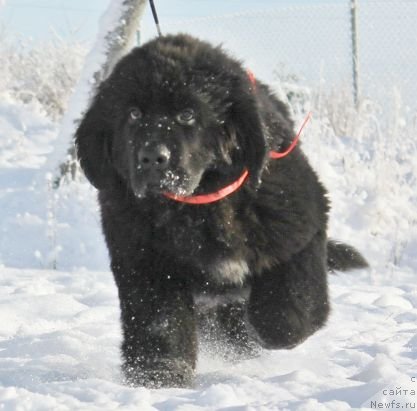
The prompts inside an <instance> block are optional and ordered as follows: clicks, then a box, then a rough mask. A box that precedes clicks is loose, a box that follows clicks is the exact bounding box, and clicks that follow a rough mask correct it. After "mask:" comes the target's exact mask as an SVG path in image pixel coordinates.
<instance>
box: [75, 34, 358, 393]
mask: <svg viewBox="0 0 417 411" xmlns="http://www.w3.org/2000/svg"><path fill="white" fill-rule="evenodd" d="M189 109H192V110H193V112H194V118H192V119H191V120H187V119H188V117H190V110H189ZM187 116H188V117H187ZM191 117H192V114H191ZM293 137H294V128H293V123H292V121H291V120H290V117H289V113H288V110H287V108H286V107H285V105H284V104H283V103H281V102H280V101H278V100H277V99H276V97H274V96H273V95H272V94H271V92H270V90H269V89H268V87H267V86H265V85H263V84H261V83H260V82H257V83H256V87H255V86H254V85H253V84H251V82H250V81H249V79H248V75H247V73H246V71H245V70H244V69H243V68H242V66H241V64H240V63H239V62H237V61H235V60H233V59H232V58H230V57H228V56H227V55H226V54H225V53H224V52H223V51H222V50H221V49H220V48H214V47H212V46H211V45H209V44H208V43H205V42H201V41H199V40H197V39H194V38H192V37H189V36H186V35H178V36H166V37H162V38H158V39H156V40H154V41H151V42H149V43H147V44H145V45H144V46H142V47H140V48H136V49H135V50H133V51H132V52H131V53H130V54H129V55H128V56H126V57H124V58H123V59H122V60H121V61H120V62H119V63H118V65H117V66H116V68H115V69H114V71H113V73H112V74H111V76H110V77H109V78H108V79H107V80H106V81H105V82H104V83H103V84H101V86H100V88H99V90H98V93H97V96H96V97H95V99H94V101H93V103H92V104H91V107H90V109H89V110H88V111H87V113H86V114H85V117H84V119H83V121H82V123H81V125H80V126H79V129H78V131H77V135H76V143H77V149H78V156H79V159H80V162H81V166H82V168H83V169H84V171H85V174H86V176H87V177H88V179H89V180H90V181H91V183H92V184H93V185H94V186H95V187H96V188H97V189H98V190H99V202H100V207H101V214H102V224H103V230H104V234H105V238H106V242H107V246H108V249H109V253H110V257H111V268H112V271H113V274H114V278H115V281H116V284H117V287H118V290H119V297H120V307H121V318H122V326H123V335H124V341H123V345H122V352H123V360H124V363H123V364H124V365H123V368H124V372H125V376H126V380H127V382H128V383H132V384H144V385H147V386H187V385H190V384H191V382H192V376H193V370H194V368H195V363H196V356H197V328H198V325H199V324H200V325H202V327H201V328H202V329H203V330H206V331H207V330H208V329H209V328H210V326H208V324H211V320H210V318H213V317H212V315H213V312H215V313H216V315H215V316H214V317H216V320H217V322H218V324H219V325H218V327H219V329H220V330H222V331H221V332H220V333H219V334H222V335H223V337H224V338H225V339H226V340H227V341H228V342H229V343H232V344H234V345H236V346H238V351H240V352H242V353H250V352H253V350H252V348H253V341H254V340H256V341H258V342H259V343H260V344H261V345H262V346H264V347H266V348H290V347H294V346H295V345H296V344H298V343H300V342H301V341H303V340H305V339H306V338H307V337H308V336H309V335H311V334H312V333H314V332H315V331H316V330H317V329H319V328H320V327H322V326H323V325H324V323H325V321H326V318H327V316H328V313H329V302H328V295H327V272H328V270H329V269H349V268H359V267H363V266H365V265H366V262H365V260H364V259H363V258H362V257H361V255H360V254H359V253H358V252H356V251H355V250H354V249H353V248H351V247H347V246H340V245H335V243H329V242H328V240H327V237H326V230H327V213H328V210H329V205H328V200H327V197H326V191H325V189H324V188H323V186H322V185H321V183H320V182H319V180H318V178H317V176H316V174H315V173H314V171H313V170H312V169H311V167H310V165H309V164H308V162H307V159H306V158H305V156H304V155H303V153H302V151H301V149H300V148H299V147H297V148H296V149H295V150H294V151H293V152H292V153H291V154H290V155H289V156H287V157H285V158H283V159H281V160H269V158H268V156H267V153H268V152H269V150H271V149H274V150H282V149H285V148H286V147H287V146H288V145H289V144H290V142H291V140H292V139H293ZM244 168H247V169H248V170H249V173H250V179H249V181H248V182H246V183H245V185H244V186H243V187H242V188H241V189H240V190H239V191H238V192H236V193H234V194H232V195H230V196H229V197H227V198H225V199H223V200H221V201H219V202H216V203H212V204H208V205H188V204H182V203H179V202H176V201H173V200H171V199H168V198H166V197H165V196H164V195H163V193H164V192H167V191H169V192H172V193H174V194H180V195H190V194H199V193H207V192H210V191H213V190H216V189H219V188H221V187H223V186H225V185H226V184H228V183H229V182H231V181H233V180H234V179H236V178H237V177H238V176H239V175H240V174H241V173H242V171H243V169H244ZM344 247H345V248H344ZM328 251H329V253H330V254H329V256H328V255H327V253H328ZM328 261H330V266H329V262H328ZM216 299H219V300H220V307H219V308H212V309H207V302H208V303H209V304H210V303H213V304H211V305H213V306H214V301H215V300H216ZM203 300H204V301H203ZM202 301H203V302H205V303H206V304H205V306H204V304H202ZM205 307H206V308H205ZM213 310H214V311H213ZM255 351H256V350H255Z"/></svg>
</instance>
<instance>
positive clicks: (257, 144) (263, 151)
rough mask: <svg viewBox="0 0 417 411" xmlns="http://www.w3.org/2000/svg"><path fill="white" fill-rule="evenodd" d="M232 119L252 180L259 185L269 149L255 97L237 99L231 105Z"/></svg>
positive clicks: (255, 184)
mask: <svg viewBox="0 0 417 411" xmlns="http://www.w3.org/2000/svg"><path fill="white" fill-rule="evenodd" d="M230 119H231V121H232V124H233V128H234V129H235V131H236V138H237V141H238V144H239V147H240V149H241V150H242V157H243V161H244V162H245V164H246V166H247V168H248V171H249V178H250V182H251V183H252V184H253V185H254V186H255V187H257V186H259V184H260V182H261V176H262V171H263V168H264V166H265V162H266V158H267V152H268V149H267V143H266V138H265V135H264V132H263V128H262V122H261V119H260V117H259V111H258V107H257V104H256V101H255V99H253V98H246V99H244V98H243V99H241V100H240V101H235V102H234V104H233V105H232V107H231V112H230Z"/></svg>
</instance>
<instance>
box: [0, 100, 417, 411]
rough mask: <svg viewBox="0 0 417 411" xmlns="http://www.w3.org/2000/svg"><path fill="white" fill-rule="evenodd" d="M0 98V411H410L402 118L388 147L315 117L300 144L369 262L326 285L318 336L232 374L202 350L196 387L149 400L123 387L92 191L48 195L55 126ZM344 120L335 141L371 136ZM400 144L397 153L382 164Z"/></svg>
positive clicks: (71, 189) (340, 228) (412, 289)
mask: <svg viewBox="0 0 417 411" xmlns="http://www.w3.org/2000/svg"><path fill="white" fill-rule="evenodd" d="M0 101H1V103H0V210H1V211H0V213H1V214H0V215H1V218H0V233H1V237H0V410H8V411H11V410H19V411H26V410H54V411H55V410H116V409H122V410H140V411H146V410H161V411H162V410H164V411H171V410H178V411H197V410H198V411H200V410H223V411H244V410H245V411H249V410H251V411H252V410H259V411H261V410H262V411H270V410H299V411H310V410H311V411H316V410H318V411H321V410H333V411H336V410H337V411H342V410H351V409H369V408H374V409H375V408H376V409H388V408H394V409H395V408H400V409H407V408H408V409H413V408H417V406H416V403H417V395H416V391H417V361H416V360H417V287H416V269H417V263H416V253H415V251H414V250H415V248H416V244H417V237H416V231H417V230H416V219H417V214H416V209H417V205H416V190H415V188H416V177H415V176H416V173H415V171H416V161H415V158H417V157H416V153H415V151H416V149H415V143H413V141H414V140H413V138H414V136H415V129H410V128H408V129H404V127H403V126H401V124H403V122H401V121H399V122H398V123H399V126H398V127H399V129H398V130H400V131H401V132H400V133H399V135H400V137H401V143H400V144H399V145H398V144H397V143H396V142H395V141H394V142H393V141H390V144H389V145H388V144H387V142H386V139H383V138H381V139H380V140H378V139H375V140H372V141H370V140H366V139H362V138H357V139H352V138H347V137H340V136H334V135H332V134H331V133H330V132H329V127H328V124H327V123H326V121H324V120H323V119H322V118H320V116H319V117H318V118H317V117H316V120H314V122H313V123H312V124H311V125H310V126H309V129H307V130H306V132H305V134H304V136H303V138H304V139H305V140H304V141H305V142H304V144H305V149H306V151H307V152H308V153H309V154H310V158H311V159H312V162H313V164H314V165H315V167H316V169H317V170H318V172H319V173H320V176H321V177H322V179H323V180H324V181H325V183H326V185H327V186H328V187H329V189H330V191H331V193H332V194H331V198H332V202H333V204H334V210H335V211H334V212H333V213H332V216H331V218H332V220H331V233H332V235H333V236H335V237H337V238H339V239H341V240H345V241H348V242H350V243H351V244H354V245H355V246H357V247H358V248H359V249H360V250H361V251H362V252H363V253H364V254H365V255H366V256H367V257H368V258H369V260H370V262H371V264H372V269H370V270H369V271H365V272H354V273H349V274H340V275H337V276H331V278H330V290H331V300H332V307H333V309H332V315H331V318H330V321H329V322H328V324H327V326H326V327H325V328H324V329H323V330H321V331H320V332H318V333H317V334H316V335H314V336H313V337H312V338H310V339H309V340H308V341H307V342H305V343H304V344H302V345H301V346H299V347H297V348H295V349H293V350H291V351H285V350H284V351H270V352H266V351H265V352H263V353H261V355H260V357H259V358H256V359H253V360H249V361H243V362H240V363H235V364H233V363H226V362H224V361H222V360H220V359H218V358H213V357H212V356H211V355H210V354H209V352H208V351H205V352H202V355H201V356H200V361H199V364H198V375H197V379H196V384H195V386H194V387H193V388H190V389H161V390H148V389H145V388H136V389H134V388H129V387H126V386H123V385H122V384H121V383H120V375H119V363H120V355H119V348H118V347H119V343H120V327H119V322H118V317H119V312H118V301H117V296H116V289H115V286H114V283H113V280H112V276H111V273H110V272H109V271H108V258H107V253H106V249H105V247H104V244H103V240H102V236H101V233H100V228H99V224H98V213H97V205H96V202H95V193H94V191H93V190H92V189H91V188H90V187H89V186H88V185H87V184H85V183H74V184H71V185H69V186H65V187H63V188H62V189H61V190H59V191H58V192H57V191H54V190H53V189H52V188H51V176H50V175H49V174H48V173H49V172H50V171H51V170H52V168H51V164H50V162H49V160H48V159H49V158H50V156H51V154H53V151H54V147H55V145H56V141H55V136H56V135H57V125H56V124H54V123H52V122H50V121H49V120H48V119H47V118H46V116H45V115H44V113H42V111H41V110H40V108H39V107H38V106H35V105H32V106H28V105H26V106H22V105H20V104H18V103H16V102H15V101H14V100H13V99H11V98H8V97H7V95H6V94H4V95H2V96H1V100H0ZM400 120H401V119H400ZM355 124H357V126H358V128H357V129H356V131H355V130H349V133H350V134H345V135H356V134H357V135H359V134H361V133H362V134H363V135H368V134H369V132H370V131H369V130H367V129H366V127H365V126H366V125H364V124H360V122H359V121H357V122H356V123H355ZM407 124H408V123H407ZM401 127H403V128H401ZM364 128H365V130H363V129H364ZM358 130H359V131H358ZM398 130H397V131H398ZM371 131H372V130H371ZM406 131H408V133H409V134H407V133H406ZM362 134H361V135H362ZM383 137H384V136H383ZM319 138H321V142H322V143H323V144H322V145H320V146H319V149H317V147H318V145H317V141H318V140H317V139H319ZM371 143H372V144H371ZM399 146H400V147H405V148H406V152H407V155H406V156H404V157H401V158H396V160H395V162H392V161H393V156H398V152H397V151H395V149H394V148H395V147H399ZM364 147H365V148H364ZM393 147H394V148H393ZM384 148H385V151H384ZM384 161H385V162H384ZM384 184H385V185H384ZM384 187H385V188H384ZM54 267H56V268H57V270H54V269H53V268H54ZM203 351H204V350H203Z"/></svg>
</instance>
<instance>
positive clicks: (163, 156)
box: [138, 144, 171, 173]
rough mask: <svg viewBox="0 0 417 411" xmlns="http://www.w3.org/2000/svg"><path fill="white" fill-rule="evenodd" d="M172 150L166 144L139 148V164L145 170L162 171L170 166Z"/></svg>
mask: <svg viewBox="0 0 417 411" xmlns="http://www.w3.org/2000/svg"><path fill="white" fill-rule="evenodd" d="M170 158H171V152H170V151H169V149H168V147H167V146H166V145H165V144H155V145H147V146H146V147H143V148H142V149H141V150H139V153H138V161H139V163H138V166H139V168H141V169H142V170H144V171H149V172H151V173H152V172H161V171H164V170H166V169H167V168H168V165H169V160H170Z"/></svg>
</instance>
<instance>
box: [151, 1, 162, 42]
mask: <svg viewBox="0 0 417 411" xmlns="http://www.w3.org/2000/svg"><path fill="white" fill-rule="evenodd" d="M149 4H150V6H151V10H152V16H153V20H154V22H155V26H156V30H157V31H158V36H159V37H162V31H161V26H160V25H159V19H158V13H157V12H156V7H155V3H154V1H153V0H149Z"/></svg>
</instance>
